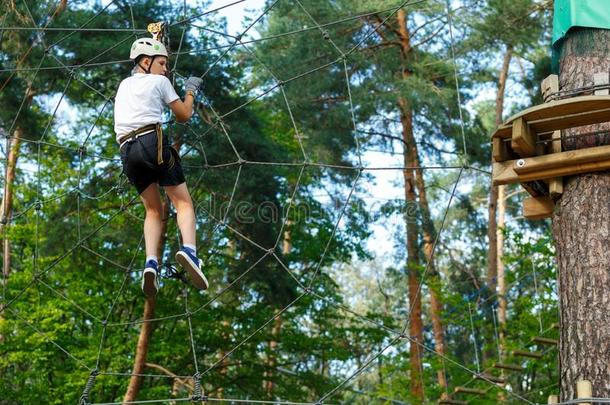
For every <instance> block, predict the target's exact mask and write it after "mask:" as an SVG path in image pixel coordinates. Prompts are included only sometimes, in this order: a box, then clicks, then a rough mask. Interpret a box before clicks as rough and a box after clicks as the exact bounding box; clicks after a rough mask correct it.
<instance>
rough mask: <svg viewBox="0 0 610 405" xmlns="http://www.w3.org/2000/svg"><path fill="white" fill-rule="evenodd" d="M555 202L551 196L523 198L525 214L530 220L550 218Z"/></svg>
mask: <svg viewBox="0 0 610 405" xmlns="http://www.w3.org/2000/svg"><path fill="white" fill-rule="evenodd" d="M554 208H555V204H554V203H553V200H552V199H551V198H550V197H529V198H526V199H525V200H523V216H524V217H525V218H527V219H530V220H536V219H544V218H549V217H550V216H551V215H553V209H554Z"/></svg>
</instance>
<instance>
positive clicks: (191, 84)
mask: <svg viewBox="0 0 610 405" xmlns="http://www.w3.org/2000/svg"><path fill="white" fill-rule="evenodd" d="M201 83H203V80H202V79H200V78H199V77H195V76H191V77H189V78H188V79H186V83H185V84H184V91H185V92H186V91H192V92H193V93H195V94H197V91H198V90H199V88H200V87H201Z"/></svg>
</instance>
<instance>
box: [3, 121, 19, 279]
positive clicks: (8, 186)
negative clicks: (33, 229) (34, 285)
mask: <svg viewBox="0 0 610 405" xmlns="http://www.w3.org/2000/svg"><path fill="white" fill-rule="evenodd" d="M22 138H23V131H22V130H21V128H19V127H17V128H16V129H15V131H14V132H13V137H12V144H11V146H10V149H9V154H8V158H7V162H6V171H5V177H4V193H3V195H2V213H1V214H0V219H1V221H0V233H1V234H3V241H2V245H3V253H4V255H3V260H2V280H3V283H4V285H6V284H7V283H8V277H9V275H10V273H11V242H10V239H9V237H8V235H7V234H6V231H8V228H9V226H10V223H11V218H12V216H13V195H14V194H13V186H14V182H15V171H16V169H17V160H18V159H19V149H20V147H21V139H22Z"/></svg>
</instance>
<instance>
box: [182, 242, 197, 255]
mask: <svg viewBox="0 0 610 405" xmlns="http://www.w3.org/2000/svg"><path fill="white" fill-rule="evenodd" d="M182 247H185V248H187V249H189V250H190V251H191V252H192V253H193V256H197V247H195V245H189V244H188V243H185V244H184V245H182Z"/></svg>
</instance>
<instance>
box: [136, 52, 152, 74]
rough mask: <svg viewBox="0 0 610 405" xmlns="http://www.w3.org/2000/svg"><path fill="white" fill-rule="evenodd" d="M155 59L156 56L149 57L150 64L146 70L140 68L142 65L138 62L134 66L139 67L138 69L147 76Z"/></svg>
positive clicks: (142, 67)
mask: <svg viewBox="0 0 610 405" xmlns="http://www.w3.org/2000/svg"><path fill="white" fill-rule="evenodd" d="M156 57H157V55H153V56H151V57H150V64H149V65H148V67H147V68H145V67H144V66H142V64H141V63H140V62H139V61H138V62H137V63H136V64H137V65H138V66H139V67H140V69H142V70H143V71H144V72H145V73H146V74H148V73H150V68H152V64H153V62H154V61H155V58H156Z"/></svg>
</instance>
